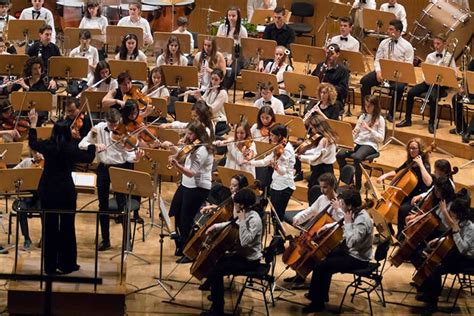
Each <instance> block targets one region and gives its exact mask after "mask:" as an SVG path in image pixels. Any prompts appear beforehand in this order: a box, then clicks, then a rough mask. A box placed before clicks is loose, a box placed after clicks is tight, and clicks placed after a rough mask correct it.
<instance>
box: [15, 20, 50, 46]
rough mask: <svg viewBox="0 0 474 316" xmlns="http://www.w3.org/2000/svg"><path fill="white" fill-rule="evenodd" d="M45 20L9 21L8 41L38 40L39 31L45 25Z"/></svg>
mask: <svg viewBox="0 0 474 316" xmlns="http://www.w3.org/2000/svg"><path fill="white" fill-rule="evenodd" d="M45 23H46V22H45V20H9V21H8V40H9V41H25V42H26V43H28V42H29V41H37V40H39V29H40V28H41V27H42V26H43V24H45Z"/></svg>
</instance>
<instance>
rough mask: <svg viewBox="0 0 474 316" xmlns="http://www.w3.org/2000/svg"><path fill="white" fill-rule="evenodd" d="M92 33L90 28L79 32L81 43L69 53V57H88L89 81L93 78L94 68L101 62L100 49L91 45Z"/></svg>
mask: <svg viewBox="0 0 474 316" xmlns="http://www.w3.org/2000/svg"><path fill="white" fill-rule="evenodd" d="M91 41H92V35H91V32H90V31H88V30H84V31H81V32H80V33H79V42H80V45H79V46H78V47H76V48H74V49H73V50H71V52H70V53H69V57H82V58H87V60H88V62H89V71H88V73H87V81H89V80H91V79H93V77H94V70H95V67H96V66H97V63H98V62H99V51H98V50H97V48H95V47H94V46H91Z"/></svg>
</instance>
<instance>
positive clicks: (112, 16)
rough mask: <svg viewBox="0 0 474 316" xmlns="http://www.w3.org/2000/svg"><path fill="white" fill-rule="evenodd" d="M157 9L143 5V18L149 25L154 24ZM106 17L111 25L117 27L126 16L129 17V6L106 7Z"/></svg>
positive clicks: (125, 4)
mask: <svg viewBox="0 0 474 316" xmlns="http://www.w3.org/2000/svg"><path fill="white" fill-rule="evenodd" d="M155 9H156V8H155V7H154V6H151V5H142V17H143V18H144V19H147V21H148V23H150V24H151V23H152V21H153V19H154V18H155V17H154V14H155ZM104 15H105V16H106V17H107V20H108V21H109V24H111V25H116V24H117V23H118V21H119V20H120V19H121V18H123V17H124V16H128V15H129V14H128V4H127V3H124V4H120V5H108V6H106V7H105V10H104Z"/></svg>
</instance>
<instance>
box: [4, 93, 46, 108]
mask: <svg viewBox="0 0 474 316" xmlns="http://www.w3.org/2000/svg"><path fill="white" fill-rule="evenodd" d="M10 98H11V99H10V102H11V104H12V107H13V110H14V111H20V110H21V111H29V110H30V109H31V108H35V110H36V111H37V112H39V111H45V112H46V111H47V112H49V111H51V109H52V108H53V95H52V94H51V92H43V91H40V92H38V91H32V92H20V91H15V92H13V93H12V94H10Z"/></svg>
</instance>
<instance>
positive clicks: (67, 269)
mask: <svg viewBox="0 0 474 316" xmlns="http://www.w3.org/2000/svg"><path fill="white" fill-rule="evenodd" d="M80 268H81V266H80V265H78V264H75V265H73V266H71V267H64V268H58V272H59V274H69V273H72V272H74V271H78V270H79V269H80Z"/></svg>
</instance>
